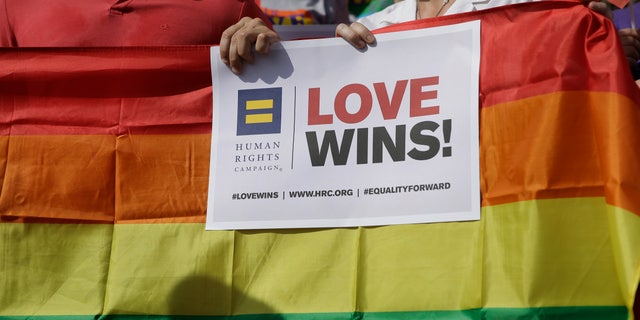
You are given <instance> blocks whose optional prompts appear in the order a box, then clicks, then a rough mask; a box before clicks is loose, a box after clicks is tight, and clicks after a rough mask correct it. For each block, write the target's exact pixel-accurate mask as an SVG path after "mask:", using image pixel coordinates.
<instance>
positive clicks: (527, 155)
mask: <svg viewBox="0 0 640 320" xmlns="http://www.w3.org/2000/svg"><path fill="white" fill-rule="evenodd" d="M639 115H640V114H639V113H638V109H637V106H636V105H635V104H634V103H633V101H631V100H629V99H627V98H626V97H624V96H622V95H619V94H615V93H595V92H560V93H552V94H548V95H543V96H537V97H533V98H529V99H523V100H520V101H514V102H509V103H504V104H500V105H496V106H493V107H491V108H484V109H482V112H481V121H480V123H481V135H480V140H481V143H480V145H481V169H480V171H481V175H482V178H481V185H482V187H481V188H482V198H483V205H485V206H487V205H496V204H502V203H509V202H516V201H522V200H532V199H551V198H565V197H589V196H602V195H606V196H607V202H608V203H610V204H612V205H616V206H619V207H622V208H625V209H627V210H630V211H632V212H636V213H637V212H640V203H639V202H638V201H637V199H640V184H639V183H640V177H639V175H640V168H639V167H638V166H639V165H640V164H638V163H636V161H628V160H629V159H639V158H640V155H638V152H640V150H639V149H638V148H637V146H639V145H640V132H639V130H640V118H639Z"/></svg>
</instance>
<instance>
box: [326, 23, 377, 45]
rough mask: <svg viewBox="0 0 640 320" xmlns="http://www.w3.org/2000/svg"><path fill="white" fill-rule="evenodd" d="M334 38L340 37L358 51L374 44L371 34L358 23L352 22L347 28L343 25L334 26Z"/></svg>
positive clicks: (374, 39) (374, 40)
mask: <svg viewBox="0 0 640 320" xmlns="http://www.w3.org/2000/svg"><path fill="white" fill-rule="evenodd" d="M336 36H340V37H342V38H343V39H345V40H347V42H349V43H350V44H351V45H352V46H354V47H356V48H358V49H363V48H364V47H365V46H366V45H367V44H373V43H375V42H376V38H375V37H374V36H373V33H371V31H370V30H369V29H367V27H365V26H364V25H363V24H361V23H359V22H354V23H352V24H351V25H349V26H348V25H346V24H344V23H340V24H338V26H336Z"/></svg>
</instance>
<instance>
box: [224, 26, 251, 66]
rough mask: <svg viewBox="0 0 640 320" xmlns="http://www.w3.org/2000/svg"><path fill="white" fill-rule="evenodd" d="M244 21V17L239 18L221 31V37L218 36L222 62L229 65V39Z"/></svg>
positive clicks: (240, 27)
mask: <svg viewBox="0 0 640 320" xmlns="http://www.w3.org/2000/svg"><path fill="white" fill-rule="evenodd" d="M245 23H246V19H244V18H243V19H241V20H240V21H238V22H237V23H236V24H234V25H232V26H230V27H228V28H227V29H226V30H224V32H222V37H220V58H221V59H222V62H223V63H224V64H226V65H229V54H230V51H231V39H232V38H233V35H234V34H236V32H238V30H240V29H242V27H243V26H244V24H245Z"/></svg>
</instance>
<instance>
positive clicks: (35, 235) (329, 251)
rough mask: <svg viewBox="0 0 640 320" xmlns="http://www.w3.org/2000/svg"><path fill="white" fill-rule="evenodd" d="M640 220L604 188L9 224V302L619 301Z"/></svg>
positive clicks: (236, 305)
mask: <svg viewBox="0 0 640 320" xmlns="http://www.w3.org/2000/svg"><path fill="white" fill-rule="evenodd" d="M607 212H610V214H609V215H607ZM612 225H613V226H615V227H613V226H612ZM639 228H640V217H638V216H636V215H633V214H632V213H630V212H628V211H624V210H622V209H618V208H615V207H611V206H609V205H607V204H605V202H604V200H603V198H601V197H594V198H572V199H554V200H537V201H536V200H534V201H523V202H518V203H510V204H504V205H496V206H492V207H485V208H483V212H482V220H481V221H474V222H456V223H437V224H415V225H398V226H385V227H371V228H340V229H321V230H306V229H305V230H277V231H270V232H264V231H237V232H234V231H204V224H202V223H175V224H162V223H151V224H116V225H91V224H81V225H64V224H61V225H57V224H21V223H4V224H0V241H1V243H2V250H3V251H2V256H1V258H2V259H1V260H0V261H3V263H4V264H3V272H1V273H0V284H2V286H3V289H5V288H6V290H2V291H0V299H1V300H0V301H3V309H2V311H1V312H2V314H12V315H47V314H68V315H73V314H97V313H98V312H104V313H105V314H128V313H132V312H135V313H137V314H138V313H140V314H185V315H188V314H192V315H227V314H229V313H233V314H251V313H309V312H316V313H326V312H351V311H353V310H355V309H356V308H358V310H359V311H363V312H384V311H401V310H402V311H424V310H460V309H471V308H481V307H486V308H530V307H551V306H590V305H591V306H593V305H596V306H615V305H618V306H620V305H625V304H628V303H629V301H631V300H630V299H632V298H631V296H630V294H631V293H630V292H629V291H631V290H632V289H631V288H632V287H633V285H634V284H635V285H637V274H636V273H637V262H638V261H639V258H640V257H639V255H640V252H639V251H640V249H638V248H637V243H638V242H637V241H638V237H639V236H638V232H637V230H638V229H639ZM111 239H113V243H111V242H110V240H111ZM612 239H616V240H613V241H615V242H617V243H623V244H622V245H621V246H622V247H623V248H624V250H623V252H618V251H617V250H616V251H614V249H612V248H613V247H615V243H614V244H612ZM110 250H112V251H110ZM109 253H111V254H109ZM616 261H618V262H619V263H620V264H621V267H620V268H616ZM107 265H108V269H107ZM634 266H635V267H634ZM107 270H108V271H109V276H108V277H107V276H106V272H107ZM620 272H621V273H620ZM634 278H635V280H634ZM107 279H108V283H107V282H106V281H107ZM620 281H623V282H624V284H623V285H621V284H620ZM634 281H635V283H634ZM625 287H626V289H624V288H625ZM105 288H106V289H105ZM105 290H106V296H105V295H103V294H102V292H104V291H105ZM625 290H626V291H627V292H624V291H625ZM3 293H4V295H3ZM89 293H90V294H89ZM210 301H215V303H205V302H210ZM103 302H105V303H106V305H105V309H104V311H102V303H103Z"/></svg>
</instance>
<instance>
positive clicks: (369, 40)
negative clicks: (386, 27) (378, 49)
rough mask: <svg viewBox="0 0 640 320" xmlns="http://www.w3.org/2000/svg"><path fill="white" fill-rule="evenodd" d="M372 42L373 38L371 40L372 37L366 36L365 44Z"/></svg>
mask: <svg viewBox="0 0 640 320" xmlns="http://www.w3.org/2000/svg"><path fill="white" fill-rule="evenodd" d="M373 40H374V38H373V36H372V35H368V36H367V42H369V43H371V42H373Z"/></svg>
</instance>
